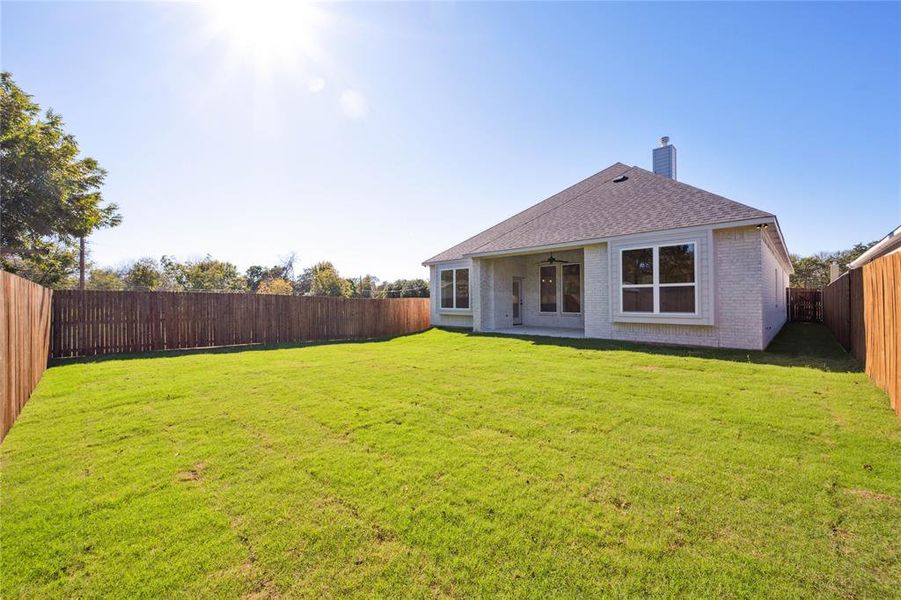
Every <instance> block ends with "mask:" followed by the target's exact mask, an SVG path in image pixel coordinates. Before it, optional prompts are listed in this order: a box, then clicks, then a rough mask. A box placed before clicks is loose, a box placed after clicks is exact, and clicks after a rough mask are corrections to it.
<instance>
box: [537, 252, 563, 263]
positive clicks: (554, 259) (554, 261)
mask: <svg viewBox="0 0 901 600" xmlns="http://www.w3.org/2000/svg"><path fill="white" fill-rule="evenodd" d="M562 262H566V261H565V260H560V259H559V258H554V255H553V254H551V255H550V256H548V257H547V260H542V261H539V262H538V263H537V264H539V265H552V264H554V263H562Z"/></svg>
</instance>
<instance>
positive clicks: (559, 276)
mask: <svg viewBox="0 0 901 600" xmlns="http://www.w3.org/2000/svg"><path fill="white" fill-rule="evenodd" d="M569 265H579V312H567V311H565V310H563V267H565V266H569ZM544 267H554V268H555V275H554V276H555V277H556V282H555V285H554V287H555V292H556V294H557V297H556V304H557V310H553V311H544V310H541V269H543V268H544ZM584 310H585V267H584V266H583V264H582V263H580V262H578V261H566V262H552V263H540V264H539V265H538V314H539V315H545V316H550V315H562V316H565V317H579V316H581V315H582V312H583V311H584Z"/></svg>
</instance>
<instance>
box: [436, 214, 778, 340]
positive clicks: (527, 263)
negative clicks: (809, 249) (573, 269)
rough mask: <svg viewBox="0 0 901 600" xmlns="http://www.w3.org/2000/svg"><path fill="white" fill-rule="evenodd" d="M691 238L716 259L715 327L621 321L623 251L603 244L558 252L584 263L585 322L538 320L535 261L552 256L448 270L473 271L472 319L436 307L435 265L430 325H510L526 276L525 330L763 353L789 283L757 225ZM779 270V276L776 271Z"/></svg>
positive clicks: (703, 263) (702, 299)
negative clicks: (516, 292) (519, 283)
mask: <svg viewBox="0 0 901 600" xmlns="http://www.w3.org/2000/svg"><path fill="white" fill-rule="evenodd" d="M692 235H694V236H697V239H698V240H699V243H700V251H701V252H702V253H704V254H708V253H712V260H710V261H707V260H705V259H704V257H703V256H702V257H699V258H700V259H701V260H700V261H699V272H698V285H699V288H698V307H699V312H701V313H702V316H703V317H704V318H707V317H708V316H711V317H712V321H713V324H712V325H701V324H680V325H675V324H665V323H626V322H618V321H617V320H616V318H615V315H614V314H613V312H612V311H613V307H614V306H615V305H616V303H615V302H611V294H617V293H618V289H619V288H618V286H616V285H612V284H611V278H612V279H614V280H615V279H616V278H617V277H618V276H619V268H618V265H614V268H613V269H612V273H611V263H612V261H611V257H610V256H609V254H610V252H611V251H612V252H613V253H614V255H615V256H616V257H618V256H619V253H618V251H617V248H618V246H617V245H616V244H612V245H608V244H606V243H602V244H596V245H589V246H585V247H584V248H583V249H582V250H581V251H579V250H575V251H566V252H564V251H557V252H554V255H555V256H557V257H558V258H561V259H563V260H572V261H574V262H581V263H582V270H583V288H582V289H583V298H582V302H583V308H582V310H583V314H582V316H581V317H562V316H561V315H540V314H538V312H537V304H536V303H537V294H538V266H537V263H538V262H539V261H540V259H541V258H544V257H546V255H547V253H542V254H540V255H539V254H531V255H525V256H515V257H507V258H478V259H473V260H471V261H469V260H467V261H455V262H454V263H448V264H447V265H443V267H444V266H446V267H450V266H455V267H457V266H469V267H470V298H471V303H472V311H471V312H472V314H471V315H461V314H448V313H447V312H442V311H441V310H440V308H438V306H439V303H440V287H439V281H438V269H437V268H436V267H434V266H433V267H432V268H431V284H432V286H431V287H432V324H433V325H444V326H463V327H473V328H474V329H475V330H476V331H491V330H494V329H504V328H507V327H510V326H511V325H512V314H511V306H510V303H509V299H510V298H511V287H510V286H511V284H512V279H513V277H514V276H517V277H523V293H524V307H523V308H524V310H523V322H524V324H525V325H526V326H528V325H540V326H549V327H566V326H570V327H573V326H575V327H577V328H578V329H580V330H582V331H584V332H585V336H586V337H591V338H602V339H615V340H626V341H635V342H650V343H664V344H676V345H692V346H714V347H725V348H743V349H754V350H759V349H763V348H764V347H765V346H766V344H768V343H769V341H770V340H771V339H772V337H773V336H774V335H775V333H776V332H778V330H779V328H781V326H782V324H783V323H784V302H783V303H782V304H781V305H780V303H779V301H778V297H779V289H778V288H779V286H780V279H781V280H782V281H783V282H784V281H785V280H786V279H787V274H786V271H785V269H784V267H781V266H780V265H779V264H778V262H775V255H774V254H773V253H772V250H771V249H770V248H769V247H768V246H767V245H766V244H765V243H764V240H763V236H761V233H760V231H759V230H758V229H757V228H756V227H754V226H750V227H739V228H732V229H717V230H714V231H713V232H712V234H710V235H709V237H707V236H708V234H707V233H703V232H702V233H698V232H697V231H695V232H694V233H693V234H692ZM663 241H665V240H663ZM611 248H612V250H611ZM774 262H775V265H776V266H775V267H774V266H773V265H774ZM443 267H442V268H443ZM779 268H781V269H782V270H781V271H778V269H779ZM774 269H776V273H775V275H774ZM780 273H781V274H780ZM767 277H768V278H769V279H770V280H772V281H769V280H768V279H767ZM711 286H712V290H711ZM783 287H784V286H783ZM782 295H784V292H782ZM558 300H559V299H558ZM711 303H712V306H711ZM711 313H712V314H711Z"/></svg>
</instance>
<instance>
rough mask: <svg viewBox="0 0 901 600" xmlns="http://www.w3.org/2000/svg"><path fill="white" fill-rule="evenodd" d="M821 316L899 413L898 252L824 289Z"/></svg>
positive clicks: (900, 270) (900, 329)
mask: <svg viewBox="0 0 901 600" xmlns="http://www.w3.org/2000/svg"><path fill="white" fill-rule="evenodd" d="M823 309H824V321H825V323H826V325H827V326H828V327H829V329H831V330H832V332H833V333H834V334H835V337H836V338H837V339H838V341H839V343H841V345H842V346H844V348H845V349H846V350H847V351H848V352H850V353H851V355H852V356H854V357H855V358H856V359H857V360H859V361H860V363H861V364H862V365H864V367H865V369H866V372H867V375H869V376H870V377H871V378H872V379H873V381H875V382H876V384H877V385H879V386H880V387H881V388H882V389H884V390H885V391H886V392H888V394H889V397H890V398H891V401H892V408H894V409H895V412H897V413H898V414H899V415H901V365H899V363H901V254H891V255H889V256H883V257H881V258H877V259H876V260H874V261H873V262H871V263H868V264H866V265H864V266H863V267H862V268H860V269H853V270H851V271H849V272H848V273H845V274H844V275H842V276H841V277H839V278H838V279H837V280H836V281H834V282H832V283H830V284H829V285H828V286H827V287H826V289H825V290H824V291H823Z"/></svg>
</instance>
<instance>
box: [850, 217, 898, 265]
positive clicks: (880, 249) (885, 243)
mask: <svg viewBox="0 0 901 600" xmlns="http://www.w3.org/2000/svg"><path fill="white" fill-rule="evenodd" d="M896 245H897V246H899V247H901V225H899V226H898V227H896V228H895V230H894V231H891V232H889V234H888V235H887V236H885V237H884V238H882V239H881V240H879V241H878V242H876V244H875V245H874V246H873V247H872V248H870V249H869V250H867V251H866V252H864V253H863V254H861V255H860V256H858V257H857V258H855V259H854V260H852V261H851V262H850V263H848V268H850V269H859V268H860V267H862V266H864V265H865V264H867V263H868V262H870V261H872V260H875V259H877V258H879V257H880V256H882V255H883V254H886V253H887V252H888V251H889V250H891V249H892V248H894V247H895V246H896Z"/></svg>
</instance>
